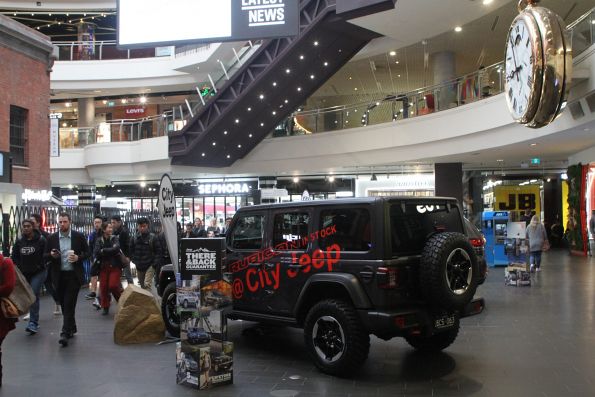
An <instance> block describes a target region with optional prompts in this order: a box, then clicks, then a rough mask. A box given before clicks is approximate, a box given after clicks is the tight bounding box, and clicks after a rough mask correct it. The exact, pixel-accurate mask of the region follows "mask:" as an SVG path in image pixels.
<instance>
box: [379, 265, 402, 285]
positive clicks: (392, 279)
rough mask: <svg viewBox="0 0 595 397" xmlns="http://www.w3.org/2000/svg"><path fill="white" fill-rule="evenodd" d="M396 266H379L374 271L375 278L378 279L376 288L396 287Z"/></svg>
mask: <svg viewBox="0 0 595 397" xmlns="http://www.w3.org/2000/svg"><path fill="white" fill-rule="evenodd" d="M397 273H398V272H397V268H396V267H379V268H378V269H377V271H376V279H377V280H378V288H384V289H390V288H396V287H397V281H398V280H397Z"/></svg>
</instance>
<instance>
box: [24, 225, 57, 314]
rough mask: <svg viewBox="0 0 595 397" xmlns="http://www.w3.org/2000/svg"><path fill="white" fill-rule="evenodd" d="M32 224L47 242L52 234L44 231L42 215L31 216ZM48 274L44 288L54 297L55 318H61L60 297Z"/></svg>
mask: <svg viewBox="0 0 595 397" xmlns="http://www.w3.org/2000/svg"><path fill="white" fill-rule="evenodd" d="M31 222H32V223H33V229H35V230H37V231H38V232H39V233H41V235H42V236H43V237H44V238H45V239H46V241H47V239H48V237H49V236H50V234H49V233H48V232H46V231H45V230H44V229H43V224H42V223H43V219H42V218H41V215H39V214H31ZM47 267H48V264H47V263H46V268H47ZM46 273H47V277H46V279H45V282H44V283H43V286H44V287H45V290H46V291H47V293H48V294H50V295H51V296H52V299H53V300H54V316H59V315H61V314H62V307H61V306H60V300H59V299H58V295H57V294H56V290H55V289H54V284H53V283H52V272H50V271H48V272H46Z"/></svg>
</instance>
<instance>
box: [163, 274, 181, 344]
mask: <svg viewBox="0 0 595 397" xmlns="http://www.w3.org/2000/svg"><path fill="white" fill-rule="evenodd" d="M161 317H162V318H163V322H164V323H165V328H167V332H169V334H170V335H171V336H175V337H176V338H179V337H180V317H179V316H178V312H177V311H176V283H175V281H174V282H171V283H169V284H168V285H167V287H165V290H164V291H163V296H162V297H161Z"/></svg>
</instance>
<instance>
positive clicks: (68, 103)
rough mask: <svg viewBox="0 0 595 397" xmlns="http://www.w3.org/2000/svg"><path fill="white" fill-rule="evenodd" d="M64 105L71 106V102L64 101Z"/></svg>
mask: <svg viewBox="0 0 595 397" xmlns="http://www.w3.org/2000/svg"><path fill="white" fill-rule="evenodd" d="M64 106H66V107H67V108H69V107H71V106H72V102H66V103H65V104H64Z"/></svg>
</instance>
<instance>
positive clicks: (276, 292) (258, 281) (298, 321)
mask: <svg viewBox="0 0 595 397" xmlns="http://www.w3.org/2000/svg"><path fill="white" fill-rule="evenodd" d="M464 222H465V221H464V218H463V216H462V215H461V210H460V208H459V206H458V204H457V201H456V200H455V199H451V198H440V197H408V198H401V197H399V198H357V199H341V200H323V201H307V202H293V203H283V204H267V205H257V206H252V207H243V208H241V209H239V210H238V211H237V213H236V214H235V216H234V218H233V220H232V223H231V225H230V228H229V231H228V233H227V235H226V242H227V255H226V258H225V260H224V268H225V269H224V271H226V272H231V273H232V274H233V293H234V302H233V310H232V311H231V313H230V314H229V318H231V319H243V320H250V321H258V322H264V323H274V324H285V325H290V326H296V327H301V328H303V329H304V338H305V344H306V347H307V349H308V351H309V353H310V355H311V357H312V358H313V360H314V363H315V364H316V366H317V367H318V368H319V369H320V370H322V371H323V372H326V373H329V374H333V375H341V376H346V375H349V374H352V373H354V372H355V371H356V370H357V369H358V368H359V367H360V366H361V365H362V363H363V362H364V361H365V360H366V358H367V356H368V351H369V347H370V338H369V335H370V334H374V335H376V336H378V337H379V338H382V339H385V340H388V339H391V338H393V337H397V336H399V337H404V338H405V339H406V340H407V342H408V343H409V344H410V345H412V346H413V347H414V348H416V349H419V350H425V351H438V350H442V349H444V348H446V347H448V346H449V345H450V344H451V343H453V342H454V340H455V339H456V337H457V334H458V331H459V320H460V319H461V318H463V317H467V316H470V315H474V314H479V313H480V312H482V311H483V308H484V301H483V299H481V298H474V295H475V291H476V288H477V285H478V284H479V283H480V282H481V281H483V278H484V277H485V273H483V272H482V273H483V274H482V273H480V270H479V267H478V259H477V253H476V250H475V249H474V247H473V246H472V244H471V243H470V240H471V239H472V238H475V236H469V235H468V234H467V232H466V229H465V223H464ZM161 277H162V278H165V279H166V280H167V278H168V277H172V276H164V274H163V273H162V275H161ZM168 288H170V287H168ZM166 292H167V291H166ZM170 292H171V290H170ZM174 292H175V289H174ZM163 302H164V304H165V305H167V302H171V299H170V298H169V297H168V296H167V295H164V297H163ZM173 302H175V299H174V300H173ZM164 313H165V311H164ZM168 322H170V321H168V319H166V324H167V323H168ZM168 329H169V327H168Z"/></svg>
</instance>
